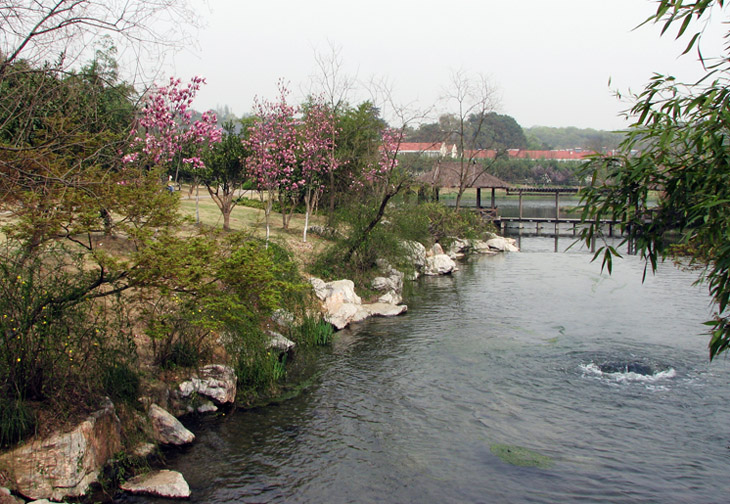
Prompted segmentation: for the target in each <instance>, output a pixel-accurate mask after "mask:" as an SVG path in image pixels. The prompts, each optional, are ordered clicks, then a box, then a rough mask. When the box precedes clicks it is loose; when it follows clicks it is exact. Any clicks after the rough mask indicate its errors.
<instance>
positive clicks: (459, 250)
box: [446, 238, 471, 259]
mask: <svg viewBox="0 0 730 504" xmlns="http://www.w3.org/2000/svg"><path fill="white" fill-rule="evenodd" d="M452 240H453V241H452V242H451V245H449V250H448V252H446V255H448V256H449V257H450V258H451V259H461V258H462V257H464V256H465V255H466V254H467V252H469V249H470V248H471V244H470V243H469V241H468V240H462V239H461V238H452Z"/></svg>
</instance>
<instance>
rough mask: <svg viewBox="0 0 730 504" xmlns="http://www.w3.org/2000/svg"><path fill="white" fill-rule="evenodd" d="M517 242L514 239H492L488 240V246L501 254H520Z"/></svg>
mask: <svg viewBox="0 0 730 504" xmlns="http://www.w3.org/2000/svg"><path fill="white" fill-rule="evenodd" d="M516 243H517V242H515V240H514V239H513V238H502V237H497V238H492V239H490V240H487V245H488V246H489V247H490V248H492V249H494V250H497V251H499V252H519V251H520V249H519V248H518V247H517V245H516Z"/></svg>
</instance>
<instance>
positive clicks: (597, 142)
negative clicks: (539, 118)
mask: <svg viewBox="0 0 730 504" xmlns="http://www.w3.org/2000/svg"><path fill="white" fill-rule="evenodd" d="M525 134H526V135H527V137H528V138H529V139H530V140H531V141H532V143H533V145H531V146H530V148H535V149H537V150H542V149H548V150H549V149H576V148H580V149H588V150H591V151H595V152H605V151H607V150H613V149H616V148H617V147H618V145H619V144H620V143H621V141H622V140H623V138H624V135H623V133H620V132H613V131H603V130H595V129H591V128H576V127H573V126H570V127H567V128H554V127H549V126H533V127H531V128H525Z"/></svg>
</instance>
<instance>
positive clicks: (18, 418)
mask: <svg viewBox="0 0 730 504" xmlns="http://www.w3.org/2000/svg"><path fill="white" fill-rule="evenodd" d="M34 428H35V417H34V416H33V414H32V413H31V412H30V410H29V409H28V408H27V407H26V405H25V404H24V403H23V401H21V400H20V399H11V398H9V397H0V448H4V447H8V446H12V445H14V444H15V443H17V442H19V441H22V440H23V439H25V438H26V437H28V436H30V435H31V434H33V429H34Z"/></svg>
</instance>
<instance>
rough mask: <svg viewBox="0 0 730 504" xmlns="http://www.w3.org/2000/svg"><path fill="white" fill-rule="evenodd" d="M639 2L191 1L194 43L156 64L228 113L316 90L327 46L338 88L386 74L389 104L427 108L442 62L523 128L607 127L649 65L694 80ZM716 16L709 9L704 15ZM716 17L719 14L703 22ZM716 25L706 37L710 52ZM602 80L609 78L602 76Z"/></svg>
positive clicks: (618, 123)
mask: <svg viewBox="0 0 730 504" xmlns="http://www.w3.org/2000/svg"><path fill="white" fill-rule="evenodd" d="M655 8H656V7H655V2H653V1H650V0H610V1H607V0H554V1H546V0H520V1H516V0H450V1H449V2H444V1H440V2H437V1H434V0H419V1H411V0H368V1H367V2H360V1H357V0H350V1H341V0H337V1H335V0H264V1H261V0H258V1H251V0H208V3H207V6H200V7H199V8H198V11H199V13H200V28H199V31H198V33H197V37H196V39H197V44H195V45H192V44H191V45H190V46H189V47H188V48H186V49H185V50H183V51H182V52H179V53H177V54H176V55H175V56H174V58H173V59H171V61H170V63H169V65H168V67H166V68H165V70H167V71H169V73H170V74H174V75H176V76H178V77H181V78H183V79H188V78H190V77H191V76H193V75H202V76H204V77H206V79H207V85H206V86H205V87H204V88H203V89H202V90H201V92H200V93H199V95H198V99H197V100H196V102H195V108H197V109H199V110H203V109H209V108H216V107H222V106H224V105H225V106H228V107H230V109H231V110H232V111H233V112H234V113H235V114H236V115H239V116H240V115H242V114H247V113H249V112H250V111H251V109H252V104H253V101H254V97H256V96H259V97H263V98H268V99H274V98H276V96H277V91H276V90H277V87H276V86H277V82H278V81H279V79H284V80H285V81H287V82H289V87H290V89H291V90H292V99H293V101H295V102H296V101H300V100H302V99H303V98H304V97H305V96H306V95H307V93H308V92H311V91H316V89H315V88H314V87H313V85H312V82H313V79H312V76H314V75H317V74H318V68H317V65H316V61H315V55H316V54H320V55H329V54H330V53H331V51H332V48H335V49H336V50H337V51H339V55H340V58H341V60H342V66H341V67H340V69H339V72H340V74H342V76H346V77H348V78H350V79H357V81H358V82H359V83H360V84H359V85H357V86H356V88H355V89H353V91H352V92H351V93H350V95H349V96H348V98H349V102H350V103H351V104H357V103H359V102H360V101H362V100H364V99H368V98H369V97H370V96H371V93H370V91H369V90H368V89H369V87H368V85H367V83H368V82H371V81H372V80H373V79H375V80H380V81H385V82H388V83H389V86H390V87H391V89H392V96H393V97H394V101H396V102H397V103H399V104H402V105H404V106H405V105H407V106H408V107H411V108H418V109H420V110H424V109H429V108H430V109H431V110H433V113H434V114H435V115H434V117H435V116H437V115H438V114H439V113H442V112H445V111H448V109H449V106H448V104H447V103H445V102H443V101H442V100H440V98H442V97H443V96H444V95H445V94H446V92H447V89H448V86H449V82H450V75H451V74H452V73H453V72H455V71H462V72H464V73H466V74H469V75H473V76H476V75H478V74H482V75H486V76H487V77H488V79H489V80H490V82H491V84H492V85H493V86H494V87H495V88H496V96H498V98H499V100H498V106H497V107H496V111H497V112H499V113H501V114H507V115H510V116H512V117H514V118H515V119H516V120H517V122H518V123H520V125H521V126H523V127H531V126H537V125H539V126H555V127H565V126H576V127H580V128H596V129H607V130H615V129H621V128H624V127H625V126H626V125H627V122H626V120H625V119H624V118H623V117H622V112H623V111H625V110H626V109H627V108H628V106H629V104H628V103H627V102H626V101H625V100H624V101H622V100H619V99H618V98H616V96H615V92H616V91H619V92H621V93H622V94H623V95H624V96H626V94H627V92H629V91H640V90H641V88H642V87H643V85H644V84H645V83H646V82H647V81H648V79H649V78H650V77H651V76H652V74H653V73H654V72H660V73H671V74H673V75H675V76H677V77H678V78H684V79H687V80H691V79H694V78H696V77H698V76H699V75H700V71H701V66H700V65H699V63H698V62H697V56H696V54H694V53H691V54H688V55H686V56H683V57H679V55H680V54H681V53H682V50H683V49H684V45H685V43H686V42H685V43H682V42H681V41H680V42H675V41H674V35H673V33H672V34H671V35H669V34H668V35H665V36H664V37H660V36H659V32H660V30H659V27H657V26H655V25H651V26H649V25H647V26H644V27H641V28H638V29H635V28H636V27H637V25H639V24H640V23H641V22H642V21H643V20H644V19H646V18H647V17H648V16H649V15H651V13H652V12H653V11H654V10H655ZM716 18H717V16H716ZM715 24H719V23H715ZM719 43H720V36H719V34H718V35H717V36H715V35H714V34H713V33H712V32H710V33H709V34H708V36H707V37H706V38H705V46H704V51H705V52H706V53H710V52H712V51H713V50H714V49H715V46H718V44H719ZM609 81H610V84H609Z"/></svg>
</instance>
